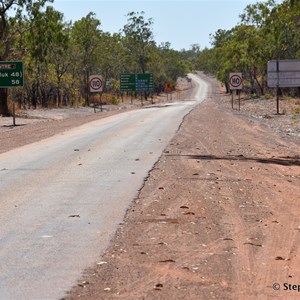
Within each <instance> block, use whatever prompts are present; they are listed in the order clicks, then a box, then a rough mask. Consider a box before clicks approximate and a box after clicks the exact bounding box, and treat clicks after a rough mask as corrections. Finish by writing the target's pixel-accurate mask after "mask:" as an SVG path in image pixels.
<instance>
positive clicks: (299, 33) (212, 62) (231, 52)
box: [197, 0, 300, 95]
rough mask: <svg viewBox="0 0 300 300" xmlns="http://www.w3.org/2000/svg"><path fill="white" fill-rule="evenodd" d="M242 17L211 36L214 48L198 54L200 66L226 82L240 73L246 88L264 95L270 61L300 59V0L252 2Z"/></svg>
mask: <svg viewBox="0 0 300 300" xmlns="http://www.w3.org/2000/svg"><path fill="white" fill-rule="evenodd" d="M291 2H293V3H291ZM291 4H293V6H291ZM240 19H241V22H240V23H239V24H238V25H237V26H235V27H234V28H232V29H230V30H223V29H219V30H218V31H216V33H215V34H212V35H211V44H212V46H213V47H212V48H211V49H207V48H206V49H203V50H202V51H201V52H200V53H199V55H198V61H197V65H198V66H200V68H201V70H203V71H204V72H206V73H211V74H214V75H215V76H216V77H217V78H218V79H219V80H220V81H222V82H223V83H224V84H228V79H229V73H230V72H241V73H242V74H243V78H244V80H245V82H247V83H248V85H246V89H247V90H248V91H249V92H250V93H251V94H254V93H256V94H259V95H263V94H264V93H265V91H266V86H267V84H266V75H267V74H266V72H267V62H268V61H269V60H272V59H295V58H300V27H299V24H300V2H299V1H289V0H286V1H283V2H282V3H281V4H276V2H275V1H274V0H268V1H264V2H262V1H261V2H257V3H255V4H249V5H247V7H246V8H245V10H244V12H243V13H242V14H241V15H240Z"/></svg>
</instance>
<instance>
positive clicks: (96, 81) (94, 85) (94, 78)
mask: <svg viewBox="0 0 300 300" xmlns="http://www.w3.org/2000/svg"><path fill="white" fill-rule="evenodd" d="M89 86H90V92H91V93H97V92H102V91H103V81H102V76H101V75H91V76H89Z"/></svg>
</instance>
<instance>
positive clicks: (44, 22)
mask: <svg viewBox="0 0 300 300" xmlns="http://www.w3.org/2000/svg"><path fill="white" fill-rule="evenodd" d="M26 43H27V44H26V48H27V49H28V50H29V51H28V52H29V53H30V57H29V61H28V66H27V70H28V73H29V75H31V76H28V77H29V78H28V80H27V83H26V86H27V90H28V93H29V94H30V95H31V99H32V102H33V103H32V104H33V105H34V106H35V105H36V102H38V99H41V104H42V105H44V106H46V105H48V104H49V103H48V101H49V94H50V93H51V94H52V95H53V96H54V97H55V98H56V105H57V106H58V104H59V102H60V100H61V85H62V77H63V75H64V74H65V73H66V72H67V67H68V65H69V64H70V60H69V59H68V58H69V55H68V31H67V30H66V24H65V23H64V17H63V14H62V13H60V12H58V11H56V10H55V9H54V8H53V7H51V6H49V7H47V8H46V10H45V11H38V12H36V13H35V16H34V19H33V20H32V21H31V26H30V31H29V32H28V33H27V35H26ZM52 100H53V99H52Z"/></svg>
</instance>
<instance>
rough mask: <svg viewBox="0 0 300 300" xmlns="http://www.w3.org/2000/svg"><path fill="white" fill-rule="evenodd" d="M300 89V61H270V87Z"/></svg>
mask: <svg viewBox="0 0 300 300" xmlns="http://www.w3.org/2000/svg"><path fill="white" fill-rule="evenodd" d="M277 86H278V87H299V86H300V60H299V59H286V60H270V61H268V87H277Z"/></svg>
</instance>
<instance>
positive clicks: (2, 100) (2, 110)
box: [0, 88, 10, 117]
mask: <svg viewBox="0 0 300 300" xmlns="http://www.w3.org/2000/svg"><path fill="white" fill-rule="evenodd" d="M0 115H2V116H4V117H9V116H10V113H9V111H8V105H7V89H3V88H0Z"/></svg>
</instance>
